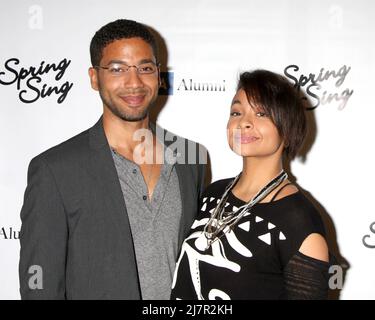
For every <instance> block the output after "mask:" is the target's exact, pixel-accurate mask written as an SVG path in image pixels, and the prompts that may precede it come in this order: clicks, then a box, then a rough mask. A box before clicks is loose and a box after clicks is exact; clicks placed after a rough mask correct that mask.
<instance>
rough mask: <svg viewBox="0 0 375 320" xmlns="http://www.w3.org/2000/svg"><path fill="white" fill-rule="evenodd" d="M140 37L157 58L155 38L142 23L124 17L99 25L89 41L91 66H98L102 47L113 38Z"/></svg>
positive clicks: (113, 39)
mask: <svg viewBox="0 0 375 320" xmlns="http://www.w3.org/2000/svg"><path fill="white" fill-rule="evenodd" d="M130 38H141V39H143V40H144V41H146V42H147V43H148V44H149V45H150V46H151V47H152V50H153V52H154V55H155V58H156V59H157V45H156V40H155V38H154V36H153V35H152V33H151V32H150V30H149V29H148V28H147V27H146V26H144V25H143V24H141V23H139V22H137V21H133V20H126V19H118V20H116V21H113V22H110V23H108V24H106V25H105V26H103V27H101V28H100V29H99V30H98V31H97V32H96V33H95V35H94V36H93V38H92V39H91V43H90V57H91V64H92V66H93V67H94V66H98V65H99V64H100V60H101V59H102V55H103V49H104V48H105V47H106V46H107V45H109V44H110V43H112V42H113V41H115V40H121V39H130Z"/></svg>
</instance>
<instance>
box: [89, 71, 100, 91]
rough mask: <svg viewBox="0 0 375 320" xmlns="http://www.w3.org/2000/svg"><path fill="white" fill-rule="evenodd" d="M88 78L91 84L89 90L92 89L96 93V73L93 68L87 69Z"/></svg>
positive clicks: (97, 87)
mask: <svg viewBox="0 0 375 320" xmlns="http://www.w3.org/2000/svg"><path fill="white" fill-rule="evenodd" d="M89 77H90V82H91V88H93V89H94V90H96V91H99V80H98V71H97V70H96V69H95V68H94V67H90V68H89Z"/></svg>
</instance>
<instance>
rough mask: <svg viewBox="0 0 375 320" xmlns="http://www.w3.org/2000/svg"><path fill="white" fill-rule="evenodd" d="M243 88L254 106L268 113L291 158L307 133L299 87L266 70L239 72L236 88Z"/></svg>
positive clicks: (285, 151) (286, 152)
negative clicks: (297, 88)
mask: <svg viewBox="0 0 375 320" xmlns="http://www.w3.org/2000/svg"><path fill="white" fill-rule="evenodd" d="M240 89H243V90H244V91H245V93H246V96H247V100H248V102H249V104H250V105H251V106H254V108H257V109H260V110H262V111H264V112H265V113H266V114H268V115H269V116H270V117H271V120H272V121H273V123H274V124H275V126H276V128H277V130H278V132H279V135H280V137H281V138H282V139H283V140H284V145H285V148H284V154H285V155H286V156H287V157H288V158H289V159H293V158H294V157H295V156H296V155H297V153H298V151H299V149H300V147H301V146H302V144H303V141H304V139H305V136H306V131H307V129H306V115H305V108H304V104H303V100H302V98H301V97H300V95H299V93H298V91H297V90H296V89H295V88H294V87H293V86H292V84H291V83H290V82H289V81H288V80H287V79H286V78H285V77H283V76H281V75H279V74H276V73H273V72H271V71H267V70H255V71H252V72H244V73H241V74H240V78H239V80H238V85H237V91H238V90H240Z"/></svg>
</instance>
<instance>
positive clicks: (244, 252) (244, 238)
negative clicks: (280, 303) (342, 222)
mask: <svg viewBox="0 0 375 320" xmlns="http://www.w3.org/2000/svg"><path fill="white" fill-rule="evenodd" d="M232 181H233V179H225V180H219V181H217V182H215V183H213V184H211V185H210V186H209V187H208V188H207V189H206V191H205V192H204V193H203V196H202V198H201V201H200V212H199V213H198V215H197V218H196V220H195V221H194V223H193V225H192V227H191V233H190V235H189V236H188V237H187V238H186V239H185V241H184V243H183V245H182V248H181V252H180V255H179V258H178V261H177V265H176V270H175V274H174V278H173V284H172V294H171V299H189V300H194V299H199V300H207V299H209V300H214V299H225V300H227V299H228V300H229V299H325V298H326V297H327V292H328V267H329V264H328V263H326V262H323V261H320V260H317V259H314V258H311V257H308V256H305V255H303V254H302V253H300V252H299V251H298V250H299V248H300V246H301V244H302V242H303V241H304V239H305V238H306V237H307V236H308V235H309V234H311V233H319V234H321V235H323V236H324V234H325V232H324V226H323V223H322V220H321V217H320V215H319V213H318V212H317V210H316V209H315V207H314V206H313V205H312V203H311V202H310V201H309V200H308V199H307V198H306V197H305V196H304V195H303V194H302V193H301V192H300V191H298V192H297V193H294V194H291V195H289V196H286V197H284V198H281V199H279V200H276V201H271V202H269V203H258V204H256V205H255V206H254V207H253V208H252V209H251V211H250V212H248V213H246V214H245V215H244V216H243V217H242V219H241V220H240V221H239V222H238V223H237V225H236V226H235V227H234V229H233V230H232V231H230V232H227V233H225V234H224V235H223V236H222V237H221V238H219V239H218V240H216V241H214V242H213V243H212V244H211V246H210V247H209V248H208V249H206V247H207V240H206V237H205V235H204V233H203V228H204V226H205V224H206V223H207V221H208V219H209V218H210V215H211V213H212V212H213V210H214V208H215V206H216V205H217V204H218V202H219V200H220V198H221V197H222V195H223V193H224V191H225V188H226V187H227V185H228V184H229V183H231V182H232ZM244 204H245V202H243V201H242V200H240V199H238V198H236V197H235V196H234V195H233V193H231V192H229V195H228V199H227V202H226V204H225V205H226V208H227V209H228V211H232V210H236V209H237V208H238V207H240V206H242V205H244Z"/></svg>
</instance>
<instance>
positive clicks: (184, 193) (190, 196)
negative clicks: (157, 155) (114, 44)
mask: <svg viewBox="0 0 375 320" xmlns="http://www.w3.org/2000/svg"><path fill="white" fill-rule="evenodd" d="M150 129H151V130H152V131H153V132H154V133H156V134H157V135H160V136H158V138H159V139H162V140H163V142H164V144H165V145H166V146H167V147H171V148H172V151H178V150H173V149H174V148H173V147H172V146H171V145H172V144H173V143H174V142H175V141H176V138H177V139H182V140H183V144H184V146H185V149H184V151H185V152H184V154H183V155H182V157H185V159H184V161H183V162H181V163H178V162H177V163H176V164H175V168H176V172H177V176H178V181H179V187H180V194H181V205H182V216H181V222H180V229H179V235H178V245H179V247H180V246H181V245H182V242H183V241H184V239H185V237H186V236H187V234H188V231H189V230H190V227H191V225H192V223H193V221H194V218H195V215H196V213H197V204H198V198H197V190H196V189H195V188H196V185H197V181H194V174H193V171H194V170H193V166H194V165H193V164H188V153H187V151H188V150H190V149H189V147H188V144H189V143H192V144H194V147H195V146H196V145H195V143H193V142H192V141H189V140H187V139H184V138H181V137H179V136H177V135H174V134H172V133H171V132H169V131H167V130H165V129H163V128H161V127H160V126H158V125H156V124H155V123H152V122H150ZM166 135H167V136H168V138H166ZM171 137H173V140H172V141H171V140H170V138H171ZM180 160H181V159H180Z"/></svg>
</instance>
